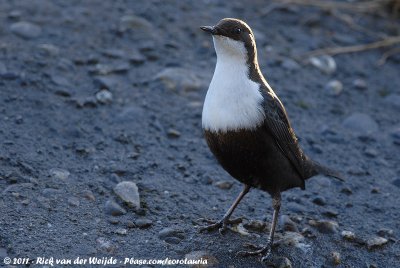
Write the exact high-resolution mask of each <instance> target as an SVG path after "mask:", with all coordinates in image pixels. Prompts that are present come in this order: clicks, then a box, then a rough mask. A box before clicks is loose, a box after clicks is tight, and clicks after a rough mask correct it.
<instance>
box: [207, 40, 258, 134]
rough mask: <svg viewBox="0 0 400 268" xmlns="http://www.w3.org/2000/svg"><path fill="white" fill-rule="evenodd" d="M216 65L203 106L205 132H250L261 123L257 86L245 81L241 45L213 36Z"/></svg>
mask: <svg viewBox="0 0 400 268" xmlns="http://www.w3.org/2000/svg"><path fill="white" fill-rule="evenodd" d="M213 40H214V47H215V51H216V52H217V65H216V66H215V71H214V76H213V78H212V80H211V83H210V86H209V88H208V91H207V95H206V99H205V101H204V106H203V115H202V125H203V128H204V129H206V130H210V131H214V132H218V131H222V132H226V131H228V130H238V129H253V128H256V127H257V126H259V125H260V124H261V123H262V121H263V120H264V111H263V108H262V106H261V103H262V101H263V97H262V95H261V93H260V85H259V84H257V83H255V82H253V81H251V80H250V79H249V77H248V73H249V70H248V66H247V51H246V48H245V47H244V44H243V42H241V41H236V40H233V39H231V38H227V37H224V36H213Z"/></svg>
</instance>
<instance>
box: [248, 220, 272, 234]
mask: <svg viewBox="0 0 400 268" xmlns="http://www.w3.org/2000/svg"><path fill="white" fill-rule="evenodd" d="M243 226H244V227H245V228H246V229H247V230H250V231H255V232H262V231H264V229H265V227H266V226H267V225H266V223H265V222H264V221H261V220H251V221H249V222H247V223H245V224H243Z"/></svg>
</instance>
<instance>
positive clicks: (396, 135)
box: [390, 127, 400, 145]
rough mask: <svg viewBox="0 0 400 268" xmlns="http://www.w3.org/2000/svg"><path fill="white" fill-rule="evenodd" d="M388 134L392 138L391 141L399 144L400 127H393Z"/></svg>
mask: <svg viewBox="0 0 400 268" xmlns="http://www.w3.org/2000/svg"><path fill="white" fill-rule="evenodd" d="M390 136H391V137H392V139H393V143H394V144H397V145H400V127H397V128H395V129H394V130H393V131H392V132H391V133H390Z"/></svg>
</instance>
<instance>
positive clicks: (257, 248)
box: [237, 240, 272, 262]
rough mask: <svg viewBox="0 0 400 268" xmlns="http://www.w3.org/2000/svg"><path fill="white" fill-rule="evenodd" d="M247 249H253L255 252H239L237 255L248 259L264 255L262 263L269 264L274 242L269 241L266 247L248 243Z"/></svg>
mask: <svg viewBox="0 0 400 268" xmlns="http://www.w3.org/2000/svg"><path fill="white" fill-rule="evenodd" d="M245 246H246V247H248V248H251V249H252V250H253V251H239V252H238V253H237V255H239V256H242V257H246V256H254V255H260V254H263V255H264V256H263V257H261V261H262V262H267V261H268V260H269V258H270V257H271V251H272V242H271V240H268V242H267V245H266V246H265V247H260V246H256V245H254V244H250V243H247V244H245Z"/></svg>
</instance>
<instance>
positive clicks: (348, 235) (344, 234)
mask: <svg viewBox="0 0 400 268" xmlns="http://www.w3.org/2000/svg"><path fill="white" fill-rule="evenodd" d="M341 236H342V237H343V238H344V239H346V240H349V241H353V240H355V239H356V235H355V234H354V233H353V232H352V231H342V232H341Z"/></svg>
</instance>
